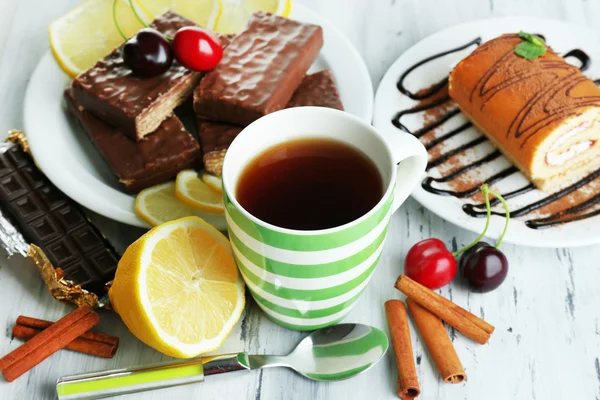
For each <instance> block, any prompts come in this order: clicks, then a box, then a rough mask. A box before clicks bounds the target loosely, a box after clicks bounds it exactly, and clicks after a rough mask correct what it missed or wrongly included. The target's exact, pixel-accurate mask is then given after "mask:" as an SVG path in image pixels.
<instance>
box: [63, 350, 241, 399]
mask: <svg viewBox="0 0 600 400" xmlns="http://www.w3.org/2000/svg"><path fill="white" fill-rule="evenodd" d="M249 369H250V368H249V366H248V356H247V354H246V353H235V354H223V355H220V356H207V357H203V358H197V359H193V360H189V361H175V362H166V363H158V364H151V365H138V366H133V367H128V368H121V369H114V370H109V371H100V372H92V373H89V374H80V375H71V376H66V377H63V378H59V379H58V382H57V383H56V392H57V394H58V399H59V400H92V399H101V398H104V397H110V396H119V395H122V394H128V393H138V392H144V391H147V390H153V389H161V388H166V387H171V386H179V385H186V384H188V383H199V382H203V381H204V376H205V375H214V374H218V373H223V372H230V371H239V370H249Z"/></svg>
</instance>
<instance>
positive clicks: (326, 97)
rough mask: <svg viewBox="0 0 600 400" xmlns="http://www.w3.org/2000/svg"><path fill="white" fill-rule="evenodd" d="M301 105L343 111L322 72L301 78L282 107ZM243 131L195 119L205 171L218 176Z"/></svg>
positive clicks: (327, 75) (328, 75) (329, 78)
mask: <svg viewBox="0 0 600 400" xmlns="http://www.w3.org/2000/svg"><path fill="white" fill-rule="evenodd" d="M303 106H316V107H328V108H335V109H338V110H343V109H344V106H343V105H342V101H341V100H340V95H339V93H338V90H337V88H336V86H335V82H334V80H333V76H332V74H331V71H329V70H323V71H319V72H315V73H314V74H310V75H306V76H305V77H304V79H303V80H302V83H301V84H300V86H298V89H296V91H295V92H294V95H293V96H292V99H291V100H290V102H289V103H288V105H287V107H286V108H291V107H303ZM243 129H244V128H243V127H241V126H238V125H232V124H227V123H223V122H211V121H205V120H203V119H200V118H199V119H198V137H199V139H200V144H201V146H202V154H203V157H202V160H203V162H204V169H205V170H206V171H208V172H211V173H213V174H215V175H217V176H221V173H222V170H223V159H224V158H225V153H226V152H227V149H228V148H229V145H230V144H231V142H233V139H235V138H236V136H237V135H238V134H239V133H240V132H241V131H242V130H243Z"/></svg>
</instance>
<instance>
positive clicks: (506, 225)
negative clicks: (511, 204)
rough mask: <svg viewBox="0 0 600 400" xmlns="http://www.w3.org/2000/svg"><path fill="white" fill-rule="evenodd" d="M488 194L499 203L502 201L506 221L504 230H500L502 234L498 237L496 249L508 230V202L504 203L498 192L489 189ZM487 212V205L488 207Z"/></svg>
mask: <svg viewBox="0 0 600 400" xmlns="http://www.w3.org/2000/svg"><path fill="white" fill-rule="evenodd" d="M489 194H491V195H492V196H494V197H495V198H497V199H498V200H500V203H502V206H503V207H504V211H505V213H506V222H505V223H504V230H503V231H502V235H500V237H499V238H498V243H496V248H497V249H498V248H500V245H501V244H502V241H503V240H504V236H505V235H506V231H507V230H508V221H509V220H510V209H509V208H508V204H506V200H504V197H502V195H500V193H496V192H494V191H492V190H490V191H489ZM488 213H489V207H488Z"/></svg>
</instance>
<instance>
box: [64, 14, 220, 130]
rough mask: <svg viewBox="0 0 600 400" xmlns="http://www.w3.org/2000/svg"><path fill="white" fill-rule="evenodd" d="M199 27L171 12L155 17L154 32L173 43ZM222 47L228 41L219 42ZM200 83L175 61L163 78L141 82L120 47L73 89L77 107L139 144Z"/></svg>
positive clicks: (82, 76)
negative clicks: (185, 29) (187, 29)
mask: <svg viewBox="0 0 600 400" xmlns="http://www.w3.org/2000/svg"><path fill="white" fill-rule="evenodd" d="M190 25H195V24H194V23H193V22H192V21H190V20H187V19H185V18H183V17H181V16H180V15H177V14H175V13H173V12H167V13H165V14H164V15H162V16H160V17H157V18H156V19H155V20H154V21H153V22H152V23H151V24H150V26H151V27H152V28H154V29H156V30H158V31H160V32H162V33H164V34H165V35H168V36H171V37H173V36H174V35H175V32H177V30H178V29H179V28H181V27H184V26H190ZM220 40H221V41H222V43H223V45H226V44H227V42H228V41H229V39H227V38H226V37H220ZM200 77H201V73H200V72H194V71H190V70H188V69H187V68H185V67H183V66H182V65H180V64H179V63H178V62H177V61H173V65H172V66H171V68H170V69H169V70H167V71H166V72H165V73H163V74H161V75H158V76H154V77H150V78H140V77H137V76H135V75H134V74H133V72H132V71H131V69H130V68H129V67H128V66H127V65H125V63H124V61H123V58H122V57H121V47H119V48H117V49H115V50H113V51H112V52H111V53H110V54H109V55H107V56H106V57H104V58H103V59H101V60H100V61H98V62H97V63H96V65H94V66H93V67H91V68H90V69H88V70H87V71H85V72H83V73H82V74H81V75H79V76H78V77H77V78H75V80H74V81H73V83H72V88H73V96H74V98H75V100H76V101H77V103H79V104H81V105H82V106H83V107H84V108H85V109H86V110H88V111H89V112H91V113H92V114H94V115H95V116H96V117H98V118H100V119H102V120H104V121H106V122H109V123H110V124H111V125H114V126H115V127H117V128H118V129H119V130H120V131H121V132H123V133H124V134H126V135H128V136H130V137H131V138H133V139H135V140H140V139H141V138H143V137H144V136H145V135H148V134H150V133H152V132H154V131H155V130H156V129H157V128H158V127H159V126H160V124H161V123H162V122H163V120H164V119H165V118H167V117H168V116H169V115H171V113H172V112H173V110H174V109H175V107H177V106H179V105H180V104H181V103H183V101H184V100H185V99H186V98H187V97H188V96H189V95H190V94H191V93H192V90H193V88H194V87H195V86H196V84H197V83H198V80H199V79H200Z"/></svg>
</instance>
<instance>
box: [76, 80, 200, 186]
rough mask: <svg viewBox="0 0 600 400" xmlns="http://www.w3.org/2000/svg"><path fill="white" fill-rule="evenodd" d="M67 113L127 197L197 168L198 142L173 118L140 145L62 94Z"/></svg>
mask: <svg viewBox="0 0 600 400" xmlns="http://www.w3.org/2000/svg"><path fill="white" fill-rule="evenodd" d="M65 99H66V101H67V105H68V106H69V109H70V110H71V112H72V113H73V114H74V115H75V117H77V119H78V121H79V123H80V124H81V126H82V127H83V128H84V130H85V131H86V132H87V134H88V136H89V137H90V139H91V141H92V142H93V143H94V145H95V146H96V149H98V151H99V152H100V154H101V155H102V157H103V158H104V160H105V161H106V163H107V164H108V165H109V167H110V168H111V169H112V171H113V173H114V174H115V175H116V177H117V179H118V180H119V183H120V184H121V185H122V186H123V188H124V189H125V191H126V192H128V193H137V192H139V191H140V190H142V189H145V188H147V187H150V186H153V185H157V184H159V183H163V182H166V181H169V180H171V179H173V178H175V176H177V173H178V172H179V171H181V170H183V169H186V168H194V167H196V166H198V165H199V164H200V147H199V145H198V142H196V140H195V139H194V138H193V137H192V136H191V135H190V134H189V133H188V132H187V131H186V130H185V128H184V126H183V124H182V123H181V121H180V120H179V119H178V118H177V117H176V116H174V115H172V116H170V117H168V118H167V119H165V120H164V121H163V122H162V123H161V125H160V126H159V127H158V129H157V130H156V131H155V132H154V133H153V134H152V135H148V136H147V137H146V138H145V139H144V140H142V141H140V142H134V141H133V140H131V139H129V138H127V137H125V136H124V135H123V134H122V133H121V132H120V131H119V130H118V129H116V128H114V127H112V126H111V125H108V124H107V123H105V122H103V121H101V120H99V119H98V118H96V117H94V116H93V115H92V114H91V113H89V112H88V111H87V110H84V109H83V107H81V105H79V104H78V103H77V102H76V101H75V100H74V99H73V97H72V96H71V93H70V91H69V90H66V91H65Z"/></svg>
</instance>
